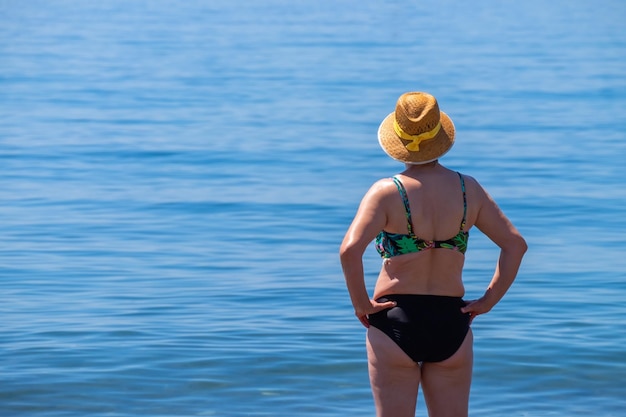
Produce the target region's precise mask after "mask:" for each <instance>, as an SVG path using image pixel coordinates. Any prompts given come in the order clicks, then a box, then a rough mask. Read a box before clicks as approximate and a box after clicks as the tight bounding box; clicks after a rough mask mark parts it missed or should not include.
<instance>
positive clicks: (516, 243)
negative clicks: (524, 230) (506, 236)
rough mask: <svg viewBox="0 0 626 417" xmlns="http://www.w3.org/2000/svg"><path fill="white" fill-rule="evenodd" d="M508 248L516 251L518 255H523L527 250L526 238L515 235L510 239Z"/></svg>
mask: <svg viewBox="0 0 626 417" xmlns="http://www.w3.org/2000/svg"><path fill="white" fill-rule="evenodd" d="M508 246H509V250H511V251H513V252H515V253H518V254H519V255H520V256H523V255H524V254H525V253H526V251H527V250H528V243H526V239H524V237H523V236H522V235H519V234H517V235H515V238H514V239H511V241H510V242H509V245H508Z"/></svg>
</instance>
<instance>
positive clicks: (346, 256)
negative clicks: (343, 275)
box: [339, 242, 363, 263]
mask: <svg viewBox="0 0 626 417" xmlns="http://www.w3.org/2000/svg"><path fill="white" fill-rule="evenodd" d="M362 256H363V251H362V250H360V249H359V248H358V247H357V246H356V245H354V244H352V243H350V242H343V243H342V244H341V246H340V247H339V259H340V260H341V263H345V262H348V261H350V260H353V259H357V258H361V257H362Z"/></svg>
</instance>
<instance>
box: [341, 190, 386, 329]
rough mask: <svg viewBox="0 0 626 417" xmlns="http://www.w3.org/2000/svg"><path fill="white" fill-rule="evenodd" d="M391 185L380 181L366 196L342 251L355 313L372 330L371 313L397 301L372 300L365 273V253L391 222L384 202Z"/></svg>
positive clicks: (344, 269)
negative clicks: (382, 301) (369, 319)
mask: <svg viewBox="0 0 626 417" xmlns="http://www.w3.org/2000/svg"><path fill="white" fill-rule="evenodd" d="M388 185H389V184H385V180H381V181H378V182H377V183H375V184H374V185H373V186H372V187H371V188H370V189H369V191H368V192H367V193H366V194H365V196H364V197H363V200H361V204H360V205H359V209H358V211H357V213H356V216H355V217H354V219H353V221H352V224H351V225H350V227H349V228H348V231H347V232H346V235H345V237H344V239H343V242H342V243H341V248H340V249H339V257H340V259H341V267H342V269H343V275H344V278H345V280H346V286H347V287H348V292H349V293H350V299H351V301H352V306H353V307H354V314H355V315H356V316H357V317H358V319H359V320H360V321H361V323H362V324H363V325H364V326H365V327H369V322H368V320H367V316H368V315H369V314H374V313H376V312H378V311H381V310H384V309H386V308H390V307H393V306H394V305H395V303H393V302H386V303H377V302H376V301H374V300H371V299H370V298H369V295H368V293H367V288H366V286H365V275H364V271H363V253H365V249H366V248H367V246H368V245H369V244H370V242H371V241H372V240H373V239H374V238H375V237H376V235H377V234H378V233H379V232H380V231H381V230H382V229H383V228H384V227H385V225H386V223H387V216H386V213H385V210H384V201H385V197H386V194H388V193H387V191H386V189H387V186H388Z"/></svg>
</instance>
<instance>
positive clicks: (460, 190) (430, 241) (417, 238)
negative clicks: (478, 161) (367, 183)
mask: <svg viewBox="0 0 626 417" xmlns="http://www.w3.org/2000/svg"><path fill="white" fill-rule="evenodd" d="M395 178H396V181H395V183H394V182H393V181H391V180H383V181H384V182H385V184H384V185H383V187H381V191H382V192H383V193H384V198H383V200H381V205H382V208H383V210H384V212H385V215H386V219H387V221H386V225H385V227H384V228H383V232H382V233H381V235H379V239H378V242H379V245H380V244H381V243H382V242H385V243H383V244H382V246H387V247H392V246H393V247H395V248H398V247H400V251H404V252H402V253H400V252H397V251H396V253H395V254H390V253H384V252H385V251H384V250H383V253H381V255H382V256H383V257H385V261H384V262H383V267H382V269H381V272H380V275H379V279H378V282H377V285H376V290H375V297H376V296H379V295H382V294H391V293H396V294H398V293H402V294H435V295H453V296H463V294H464V288H463V283H462V280H461V273H462V269H463V263H464V259H465V257H464V252H465V249H466V244H467V237H468V234H467V231H468V230H469V228H470V227H471V224H472V222H470V221H471V220H472V219H473V218H475V215H473V214H474V213H475V212H476V210H475V203H476V201H471V200H470V199H469V198H468V194H472V195H475V193H474V192H473V189H474V184H473V182H474V181H473V180H472V179H471V178H470V179H469V180H468V177H465V176H461V175H460V174H458V173H456V172H454V171H451V170H449V169H447V168H445V167H443V166H441V165H439V164H438V163H437V162H433V163H431V164H427V165H419V166H412V167H409V168H408V169H407V170H406V171H404V172H403V173H402V174H400V175H397V176H396V177H395ZM466 183H469V184H467V185H466ZM468 188H469V190H468ZM403 197H404V198H403ZM469 216H471V219H470V218H469ZM390 240H395V241H396V242H399V243H397V244H395V246H394V245H393V244H391V243H390V242H389V241H390ZM411 248H413V249H411ZM380 251H381V250H379V252H380ZM387 252H389V250H388V251H387ZM392 252H393V251H392Z"/></svg>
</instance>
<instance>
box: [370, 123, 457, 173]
mask: <svg viewBox="0 0 626 417" xmlns="http://www.w3.org/2000/svg"><path fill="white" fill-rule="evenodd" d="M439 114H440V115H441V117H440V120H441V129H440V130H439V133H437V136H435V137H434V138H432V139H428V140H425V141H423V142H421V143H420V145H419V148H420V150H419V151H409V150H408V149H407V148H406V145H407V144H408V143H410V141H408V140H405V139H402V138H400V137H399V136H398V135H396V132H395V130H394V129H393V122H394V117H395V113H391V114H389V116H387V117H385V119H384V120H383V121H382V123H381V124H380V127H379V128H378V143H380V146H381V147H382V148H383V150H384V151H385V153H386V154H387V155H389V156H390V157H391V158H393V159H395V160H396V161H399V162H404V163H405V164H412V165H419V164H427V163H429V162H432V161H435V160H437V159H439V158H440V157H441V156H443V155H445V154H446V153H447V152H448V151H449V150H450V148H452V145H454V136H455V129H454V123H452V119H450V117H448V115H447V114H445V113H444V112H442V111H440V112H439Z"/></svg>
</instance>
